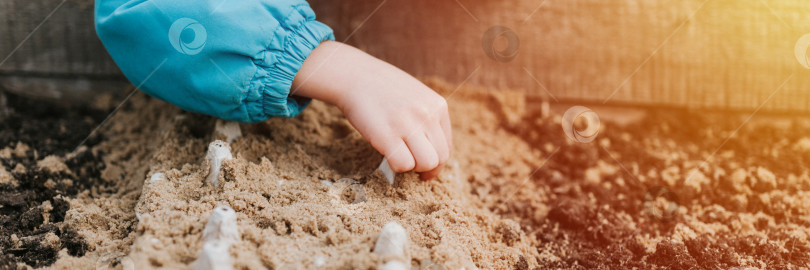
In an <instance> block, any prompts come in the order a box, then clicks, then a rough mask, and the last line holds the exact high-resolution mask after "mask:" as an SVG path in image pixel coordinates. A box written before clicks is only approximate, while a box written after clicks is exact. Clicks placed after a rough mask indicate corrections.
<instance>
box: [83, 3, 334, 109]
mask: <svg viewBox="0 0 810 270" xmlns="http://www.w3.org/2000/svg"><path fill="white" fill-rule="evenodd" d="M95 13H96V14H95V22H96V32H97V34H98V36H99V38H100V39H101V41H102V43H104V46H105V47H106V48H107V51H108V52H109V53H110V55H111V56H112V58H113V59H114V60H115V62H116V64H118V66H119V68H120V69H121V71H123V73H124V75H125V76H126V77H127V78H128V79H129V80H130V81H131V82H132V83H133V84H134V85H136V86H137V87H138V88H139V89H141V90H143V91H144V92H146V93H147V94H149V95H151V96H154V97H157V98H160V99H162V100H165V101H167V102H170V103H172V104H175V105H177V106H178V107H180V108H182V109H185V110H187V111H190V112H196V113H203V114H208V115H212V116H216V117H220V118H224V119H229V120H234V121H240V122H260V121H264V120H266V119H267V118H269V117H271V116H284V117H293V116H296V115H298V114H299V113H300V112H301V110H302V109H303V108H304V107H305V106H306V105H307V104H308V103H309V99H306V98H300V97H293V96H291V95H290V85H291V84H292V80H293V78H294V77H295V74H296V73H297V72H298V70H299V69H300V68H301V64H302V63H303V62H304V60H305V59H306V58H307V57H308V56H309V54H310V53H311V52H312V50H313V49H314V48H315V47H316V46H318V44H320V43H321V42H322V41H325V40H330V39H334V35H333V34H332V29H330V28H329V27H328V26H326V25H324V24H322V23H320V22H318V21H315V13H314V12H313V11H312V9H311V8H310V7H309V5H308V4H307V2H306V1H305V0H241V1H228V0H195V1H191V0H182V1H181V0H97V1H96V3H95Z"/></svg>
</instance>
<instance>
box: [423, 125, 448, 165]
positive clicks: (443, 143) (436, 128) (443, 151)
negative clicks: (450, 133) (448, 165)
mask: <svg viewBox="0 0 810 270" xmlns="http://www.w3.org/2000/svg"><path fill="white" fill-rule="evenodd" d="M427 136H428V140H430V143H431V144H433V147H435V148H436V154H437V155H438V157H439V164H438V166H439V167H441V166H442V165H444V163H445V162H446V161H447V159H448V158H449V157H450V147H449V145H447V138H445V135H444V131H442V127H441V126H440V125H439V123H435V124H432V125H430V127H428V132H427Z"/></svg>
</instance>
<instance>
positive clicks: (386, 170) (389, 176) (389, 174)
mask: <svg viewBox="0 0 810 270" xmlns="http://www.w3.org/2000/svg"><path fill="white" fill-rule="evenodd" d="M377 170H380V172H382V174H383V175H384V176H385V179H386V180H388V184H391V185H393V184H394V177H396V174H395V173H394V170H391V166H390V165H388V159H387V158H383V160H382V163H380V167H377Z"/></svg>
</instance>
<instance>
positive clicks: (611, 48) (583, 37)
mask: <svg viewBox="0 0 810 270" xmlns="http://www.w3.org/2000/svg"><path fill="white" fill-rule="evenodd" d="M311 5H312V6H313V8H314V9H315V10H316V13H317V14H318V16H319V18H320V19H321V20H322V21H324V22H326V23H327V24H329V25H330V26H332V27H333V28H335V30H336V33H337V38H338V40H346V41H347V42H348V43H351V44H353V45H355V46H358V47H360V48H362V49H364V50H366V51H368V52H369V53H371V54H373V55H375V56H378V57H381V58H383V59H385V60H387V61H390V62H392V63H394V64H395V65H397V66H400V67H402V68H403V69H405V70H406V71H408V72H411V73H413V74H414V75H417V76H438V77H442V78H445V79H447V80H450V81H451V82H456V83H460V82H463V81H464V80H465V79H466V78H467V77H469V80H468V83H471V84H477V85H483V86H487V87H507V88H513V89H523V90H524V91H526V92H528V93H531V94H532V95H541V96H542V95H548V94H546V90H544V89H543V88H545V89H547V90H548V92H549V93H551V94H552V95H553V96H554V97H556V98H557V99H560V100H563V101H570V102H574V103H577V102H584V103H589V102H590V103H599V104H601V103H603V102H605V101H606V100H607V103H609V104H627V103H630V104H640V105H649V106H678V107H693V108H702V107H709V108H717V109H740V110H746V111H752V110H755V109H756V108H758V107H759V106H760V105H762V106H763V108H762V109H763V110H769V111H800V112H808V111H810V106H809V105H810V70H806V69H804V68H802V67H801V66H800V64H799V62H798V61H797V60H796V57H795V56H794V46H795V44H796V41H797V40H798V39H799V38H800V37H801V36H802V35H804V34H807V33H810V15H808V14H810V1H806V0H623V1H605V0H545V1H543V0H531V1H528V0H520V1H488V0H458V1H455V0H439V1H434V0H386V1H382V0H376V1H368V0H347V1H333V0H313V1H311ZM375 10H376V11H375ZM495 25H500V26H504V27H508V28H510V29H512V30H513V31H514V32H515V33H516V34H517V36H518V37H519V39H520V47H519V50H518V55H517V58H515V59H514V60H513V61H511V62H498V61H495V60H492V59H490V58H488V57H487V56H486V55H485V53H484V51H483V49H482V45H481V43H482V37H483V34H484V32H485V31H486V30H487V29H489V28H490V27H492V26H495ZM476 69H477V71H476ZM474 71H475V72H474ZM527 71H528V72H527ZM471 74H472V75H471ZM529 74H531V76H530V75H529ZM532 77H534V78H532ZM535 78H536V81H535ZM538 82H539V83H538ZM783 84H784V85H783ZM541 85H542V86H541ZM780 85H783V87H782V88H779V87H780ZM777 89H778V90H777ZM614 92H615V94H614ZM611 94H613V96H612V97H611ZM608 97H610V98H609V99H608ZM769 97H771V98H770V99H768V98H769ZM766 100H768V102H767V103H766V102H765V101H766ZM763 104H764V105H763Z"/></svg>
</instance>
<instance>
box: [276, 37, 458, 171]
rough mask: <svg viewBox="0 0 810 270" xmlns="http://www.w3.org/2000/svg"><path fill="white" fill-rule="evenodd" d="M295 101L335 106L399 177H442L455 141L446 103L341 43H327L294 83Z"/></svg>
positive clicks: (410, 79) (400, 73)
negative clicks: (311, 100) (302, 99)
mask: <svg viewBox="0 0 810 270" xmlns="http://www.w3.org/2000/svg"><path fill="white" fill-rule="evenodd" d="M292 85H293V87H292V88H293V90H292V93H291V94H293V95H300V96H305V97H311V98H315V99H320V100H323V101H326V102H328V103H332V104H335V105H337V106H338V107H339V108H340V109H341V110H342V111H343V113H344V114H345V115H346V118H348V119H349V122H351V123H352V125H354V127H355V128H357V130H358V131H360V134H362V135H363V137H365V138H366V139H367V140H368V141H369V142H371V144H372V145H373V146H374V148H375V149H377V151H380V153H382V154H383V155H385V157H386V158H387V159H388V163H389V165H391V169H393V170H394V171H396V172H405V171H410V170H415V171H417V172H419V173H420V175H421V178H422V179H423V180H428V179H433V178H434V177H436V175H438V174H439V172H440V171H441V169H442V167H443V166H444V163H445V162H446V161H447V159H448V158H449V156H450V149H451V148H452V145H453V139H452V134H451V129H450V117H449V115H448V113H447V102H446V101H445V100H444V98H442V97H441V96H440V95H438V94H436V93H435V92H434V91H433V90H431V89H430V88H428V87H427V86H425V85H424V84H422V83H421V82H420V81H418V80H416V79H415V78H413V77H412V76H410V75H408V74H407V73H405V72H404V71H402V70H400V69H398V68H396V67H394V66H392V65H390V64H388V63H385V62H383V61H381V60H379V59H377V58H374V57H372V56H370V55H368V54H366V53H364V52H362V51H360V50H357V49H355V48H352V47H350V46H347V45H344V44H341V43H338V42H331V41H328V42H324V43H321V45H320V46H318V47H317V48H315V50H314V51H313V52H312V54H310V56H309V57H308V58H307V60H306V61H305V62H304V65H303V66H302V67H301V69H300V70H299V71H298V73H297V74H296V76H295V80H293V84H292Z"/></svg>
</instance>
